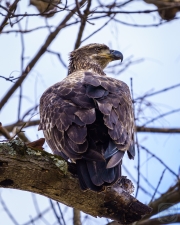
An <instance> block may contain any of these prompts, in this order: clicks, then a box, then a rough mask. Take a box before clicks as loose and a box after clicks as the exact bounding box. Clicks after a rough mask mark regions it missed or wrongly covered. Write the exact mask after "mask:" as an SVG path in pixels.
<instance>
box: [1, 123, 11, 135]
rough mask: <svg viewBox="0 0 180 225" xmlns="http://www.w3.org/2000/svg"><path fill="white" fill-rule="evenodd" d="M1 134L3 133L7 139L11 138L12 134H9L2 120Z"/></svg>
mask: <svg viewBox="0 0 180 225" xmlns="http://www.w3.org/2000/svg"><path fill="white" fill-rule="evenodd" d="M0 134H1V135H3V136H4V137H5V138H7V139H11V135H10V134H9V132H8V130H7V129H6V128H5V127H3V126H2V123H1V122H0Z"/></svg>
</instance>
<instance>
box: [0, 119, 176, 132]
mask: <svg viewBox="0 0 180 225" xmlns="http://www.w3.org/2000/svg"><path fill="white" fill-rule="evenodd" d="M25 123H26V125H25V126H24V128H25V127H31V126H37V125H39V120H32V121H18V122H16V123H13V124H10V125H7V126H4V128H5V129H6V130H7V131H8V132H12V130H13V128H14V127H16V126H17V127H21V126H22V125H23V124H25ZM136 131H137V132H148V133H168V134H169V133H177V134H178V133H180V128H156V127H141V126H137V127H136ZM0 135H3V133H2V131H1V130H0Z"/></svg>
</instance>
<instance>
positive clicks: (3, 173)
mask: <svg viewBox="0 0 180 225" xmlns="http://www.w3.org/2000/svg"><path fill="white" fill-rule="evenodd" d="M127 183H128V185H127ZM0 187H3V188H14V189H20V190H25V191H30V192H34V193H38V194H41V195H44V196H47V197H49V198H51V199H54V200H56V201H58V202H62V203H63V204H66V205H68V206H71V207H73V208H76V209H79V210H81V211H83V212H85V213H88V214H90V215H92V216H95V217H97V216H99V217H107V218H110V219H113V220H116V221H119V222H122V223H124V224H128V223H132V222H134V221H137V220H140V219H141V218H142V216H144V215H145V214H148V213H150V212H151V208H149V207H148V206H146V205H144V204H142V203H141V202H139V201H138V200H136V199H135V198H134V197H132V196H131V195H130V194H129V193H130V192H132V183H131V182H130V181H129V180H127V179H125V178H124V179H122V180H121V181H120V182H119V183H118V184H116V185H114V186H113V187H111V188H110V187H109V188H107V189H106V190H105V191H103V192H101V193H98V194H97V193H96V192H94V191H90V190H88V191H84V192H83V191H81V189H80V187H79V182H78V180H77V178H76V177H75V176H73V175H72V174H71V173H70V172H68V164H67V162H65V161H64V160H62V159H61V158H60V157H58V156H55V155H52V154H49V153H47V152H45V151H41V150H37V149H35V148H30V147H27V146H26V145H25V144H24V143H23V142H21V141H20V140H17V139H16V140H13V141H11V142H7V143H0Z"/></svg>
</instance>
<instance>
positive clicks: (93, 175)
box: [76, 159, 121, 192]
mask: <svg viewBox="0 0 180 225" xmlns="http://www.w3.org/2000/svg"><path fill="white" fill-rule="evenodd" d="M108 161H109V160H107V161H88V160H85V159H79V160H77V161H76V165H77V174H78V178H79V182H80V186H81V189H82V190H87V189H91V190H93V191H97V192H100V191H103V190H104V186H109V185H112V184H113V183H115V182H116V181H117V180H118V179H119V178H120V176H121V163H119V164H118V165H116V166H115V167H113V168H109V169H107V168H106V167H107V163H108Z"/></svg>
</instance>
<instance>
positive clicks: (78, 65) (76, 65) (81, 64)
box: [68, 58, 106, 76]
mask: <svg viewBox="0 0 180 225" xmlns="http://www.w3.org/2000/svg"><path fill="white" fill-rule="evenodd" d="M79 70H87V71H91V72H94V73H97V74H99V75H102V76H106V74H105V73H104V71H103V69H102V68H101V66H100V65H98V64H97V63H95V62H93V61H89V60H87V59H86V58H84V59H82V58H80V59H77V58H76V59H73V58H70V61H69V67H68V75H70V74H71V73H74V72H76V71H79Z"/></svg>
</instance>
